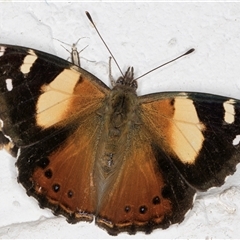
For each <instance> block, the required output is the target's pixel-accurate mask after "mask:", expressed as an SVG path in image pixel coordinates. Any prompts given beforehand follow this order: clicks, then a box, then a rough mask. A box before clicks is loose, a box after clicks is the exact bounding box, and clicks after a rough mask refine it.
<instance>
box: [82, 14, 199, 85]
mask: <svg viewBox="0 0 240 240" xmlns="http://www.w3.org/2000/svg"><path fill="white" fill-rule="evenodd" d="M85 13H86V15H87V17H88V19H89V21H90V22H91V23H92V25H93V27H94V28H95V30H96V31H97V33H98V36H99V37H100V38H101V40H102V42H103V43H104V45H105V46H106V48H107V50H108V52H109V53H110V55H111V56H112V58H113V60H114V62H115V63H116V65H117V67H118V69H119V71H120V72H121V74H122V76H123V77H124V74H123V72H122V70H121V68H120V67H119V65H118V63H117V61H116V59H115V57H114V56H113V54H112V52H111V51H110V49H109V48H108V46H107V44H106V42H105V41H104V40H103V38H102V36H101V34H100V32H99V31H98V29H97V27H96V25H95V24H94V22H93V20H92V17H91V15H90V13H89V12H87V11H86V12H85ZM194 51H195V49H194V48H191V49H189V50H188V51H187V52H185V53H184V54H182V55H180V56H178V57H176V58H174V59H172V60H170V61H168V62H166V63H164V64H162V65H160V66H158V67H155V68H153V69H151V70H150V71H148V72H146V73H144V74H143V75H141V76H140V77H137V78H136V79H134V80H135V81H136V80H138V79H139V78H142V77H144V76H146V75H147V74H149V73H151V72H153V71H155V70H157V69H159V68H161V67H163V66H165V65H167V64H169V63H171V62H174V61H176V60H177V59H179V58H182V57H184V56H186V55H188V54H190V53H192V52H194Z"/></svg>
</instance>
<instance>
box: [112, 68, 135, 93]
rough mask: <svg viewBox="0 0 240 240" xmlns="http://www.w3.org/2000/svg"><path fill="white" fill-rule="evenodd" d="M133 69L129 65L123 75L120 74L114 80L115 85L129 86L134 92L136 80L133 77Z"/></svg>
mask: <svg viewBox="0 0 240 240" xmlns="http://www.w3.org/2000/svg"><path fill="white" fill-rule="evenodd" d="M133 77H134V70H133V67H131V68H130V67H129V68H128V70H127V71H126V73H125V75H124V76H121V77H119V78H118V80H117V81H116V86H124V87H129V88H131V89H132V90H133V91H134V92H136V90H137V87H138V85H137V81H136V80H135V79H134V78H133Z"/></svg>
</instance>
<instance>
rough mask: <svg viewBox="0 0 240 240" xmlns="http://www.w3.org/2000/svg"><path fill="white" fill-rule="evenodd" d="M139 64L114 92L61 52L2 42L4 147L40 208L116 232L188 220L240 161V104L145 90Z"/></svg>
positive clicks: (0, 112)
mask: <svg viewBox="0 0 240 240" xmlns="http://www.w3.org/2000/svg"><path fill="white" fill-rule="evenodd" d="M133 75H134V71H133V68H128V70H127V71H126V73H125V74H124V75H123V76H121V77H119V79H118V80H117V81H116V83H115V86H114V87H113V88H112V89H110V88H109V87H108V86H106V85H105V84H104V83H103V82H102V81H101V80H99V79H98V78H97V77H96V76H94V75H92V74H91V73H89V72H88V71H86V70H84V69H82V68H80V67H79V66H77V65H75V64H72V63H70V62H68V61H65V60H63V59H61V58H59V57H56V56H53V55H50V54H48V53H44V52H41V51H38V50H33V49H28V48H25V47H20V46H11V45H4V44H3V45H0V119H1V123H2V124H1V130H2V135H0V141H1V142H0V146H1V147H2V148H5V149H6V150H7V151H8V152H10V154H12V155H13V156H16V157H17V162H16V166H17V168H18V172H19V175H18V181H19V182H20V183H21V184H22V185H23V186H24V187H25V188H26V191H27V194H28V195H29V196H33V197H35V198H36V199H37V200H38V201H39V205H40V207H47V208H50V209H52V211H53V213H54V214H56V215H59V214H61V215H64V216H65V217H66V218H67V221H68V222H69V223H76V222H78V221H88V222H92V221H93V220H94V219H95V222H96V224H97V225H98V226H100V227H101V228H104V229H106V230H107V232H108V233H109V234H111V235H117V234H118V233H120V232H128V233H130V234H134V233H136V232H137V231H144V232H145V233H150V232H151V231H152V230H154V229H156V228H163V229H165V228H168V227H169V226H170V225H171V224H174V223H180V222H182V221H183V219H184V216H185V214H186V213H187V212H188V211H189V209H191V208H192V206H193V201H194V196H195V194H196V191H197V190H201V191H206V190H208V189H209V188H211V187H214V186H221V185H222V184H223V183H224V181H225V178H226V176H228V175H230V174H233V173H234V172H235V170H236V165H237V164H238V163H239V161H240V149H239V141H237V139H238V135H239V134H240V101H239V100H237V99H233V98H228V97H223V96H217V95H212V94H206V93H194V92H160V93H153V94H148V95H144V96H137V94H136V90H137V81H136V80H135V79H134V76H133Z"/></svg>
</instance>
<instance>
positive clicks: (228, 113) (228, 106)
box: [223, 99, 235, 124]
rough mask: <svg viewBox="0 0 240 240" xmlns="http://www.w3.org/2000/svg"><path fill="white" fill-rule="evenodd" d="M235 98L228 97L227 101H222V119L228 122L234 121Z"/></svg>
mask: <svg viewBox="0 0 240 240" xmlns="http://www.w3.org/2000/svg"><path fill="white" fill-rule="evenodd" d="M234 104H235V100H233V99H229V100H228V101H226V102H224V103H223V108H224V110H225V113H224V121H225V122H226V123H228V124H232V123H234V121H235V107H234Z"/></svg>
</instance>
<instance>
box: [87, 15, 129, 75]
mask: <svg viewBox="0 0 240 240" xmlns="http://www.w3.org/2000/svg"><path fill="white" fill-rule="evenodd" d="M85 13H86V15H87V17H88V19H89V21H90V22H91V23H92V25H93V27H94V28H95V30H96V31H97V34H98V36H99V37H100V38H101V40H102V42H103V43H104V45H105V46H106V48H107V50H108V52H109V53H110V55H111V56H112V58H113V60H114V62H115V63H116V65H117V67H118V69H119V71H120V73H121V74H122V76H124V75H123V72H122V70H121V68H120V67H119V65H118V63H117V60H116V59H115V57H114V56H113V54H112V52H111V51H110V49H109V47H108V46H107V44H106V42H105V41H104V40H103V38H102V36H101V34H100V32H99V31H98V29H97V27H96V25H95V23H94V22H93V20H92V17H91V15H90V13H89V12H87V11H86V12H85Z"/></svg>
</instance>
